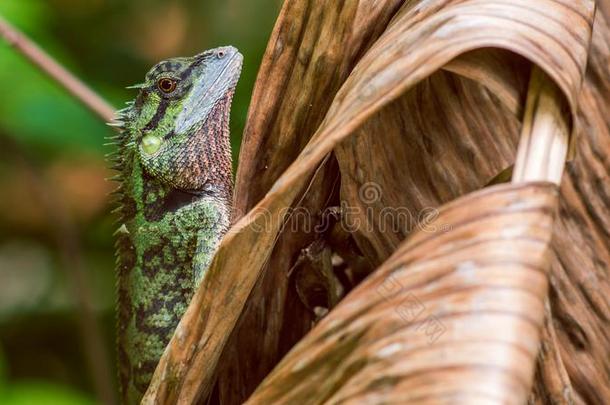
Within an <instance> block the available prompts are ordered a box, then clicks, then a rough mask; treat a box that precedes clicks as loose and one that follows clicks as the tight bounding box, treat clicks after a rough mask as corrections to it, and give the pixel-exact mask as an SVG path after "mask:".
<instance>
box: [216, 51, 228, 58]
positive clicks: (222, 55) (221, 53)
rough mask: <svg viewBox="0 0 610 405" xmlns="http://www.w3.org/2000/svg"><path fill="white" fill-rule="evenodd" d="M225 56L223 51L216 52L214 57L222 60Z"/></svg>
mask: <svg viewBox="0 0 610 405" xmlns="http://www.w3.org/2000/svg"><path fill="white" fill-rule="evenodd" d="M225 55H226V53H225V51H218V52H217V53H216V56H218V59H222V58H224V57H225Z"/></svg>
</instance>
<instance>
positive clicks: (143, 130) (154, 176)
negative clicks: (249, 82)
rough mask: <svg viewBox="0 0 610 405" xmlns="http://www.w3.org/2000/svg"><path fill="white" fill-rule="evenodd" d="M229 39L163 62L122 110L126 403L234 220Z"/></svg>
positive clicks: (235, 71)
mask: <svg viewBox="0 0 610 405" xmlns="http://www.w3.org/2000/svg"><path fill="white" fill-rule="evenodd" d="M241 66H242V56H241V54H240V53H239V52H238V51H237V50H236V49H235V48H233V47H223V48H216V49H212V50H209V51H206V52H204V53H201V54H199V55H196V56H194V57H190V58H174V59H169V60H166V61H163V62H160V63H159V64H157V65H156V66H155V67H154V68H152V69H151V70H150V71H149V72H148V73H147V75H146V80H145V82H144V83H143V84H140V85H137V86H133V87H135V88H138V89H140V92H139V94H138V96H137V98H136V100H135V101H133V102H131V103H128V107H127V108H125V109H124V110H121V111H119V112H118V113H117V121H116V123H115V124H114V125H117V126H119V127H121V133H120V135H118V136H117V137H116V138H115V139H116V143H117V144H118V147H117V153H116V155H115V156H114V157H113V159H112V162H113V168H114V169H115V170H118V171H119V176H117V179H118V180H119V182H120V186H119V188H118V190H117V192H116V194H117V197H118V200H119V208H118V212H119V215H120V218H121V222H122V225H121V227H120V228H119V230H118V231H117V271H118V357H119V378H120V386H121V398H122V402H124V403H128V404H132V403H137V402H139V401H140V399H141V397H142V396H143V394H144V393H145V391H146V389H147V387H148V384H149V383H150V380H151V377H152V374H153V372H154V370H155V367H156V365H157V363H158V360H159V358H160V356H161V354H162V353H163V351H164V349H165V346H166V345H167V343H168V342H169V340H170V338H171V337H172V334H173V332H174V329H175V328H176V326H177V324H178V322H179V320H180V318H181V316H182V315H183V313H184V311H185V310H186V308H187V306H188V304H189V302H190V300H191V298H192V296H193V294H194V292H195V290H196V289H197V286H198V285H199V283H200V282H201V280H202V279H203V277H204V274H205V272H206V270H207V268H208V265H209V263H210V260H211V258H212V256H213V255H214V253H215V250H216V248H217V245H218V244H219V241H220V239H221V238H222V236H223V235H224V233H225V232H226V231H227V229H228V227H229V225H230V209H231V200H232V189H233V183H232V181H233V180H232V164H231V163H232V159H231V148H230V144H229V114H230V108H231V101H232V98H233V93H234V91H235V86H236V84H237V81H238V79H239V75H240V72H241Z"/></svg>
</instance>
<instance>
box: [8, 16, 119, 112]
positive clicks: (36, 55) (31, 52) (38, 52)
mask: <svg viewBox="0 0 610 405" xmlns="http://www.w3.org/2000/svg"><path fill="white" fill-rule="evenodd" d="M0 36H2V38H4V40H6V42H7V43H8V44H9V45H10V46H12V47H13V48H15V49H16V50H17V51H19V52H20V53H21V54H23V56H25V57H26V58H27V59H28V60H29V61H30V62H31V63H32V64H33V65H34V66H36V67H38V68H39V69H40V70H42V71H43V72H44V73H46V74H47V75H48V76H49V77H50V78H51V79H53V80H55V81H56V82H57V83H59V84H60V85H61V86H62V87H63V88H65V89H66V90H67V91H68V92H69V93H70V94H71V95H72V96H74V98H76V99H77V100H78V101H80V102H81V103H83V104H84V105H85V106H86V107H87V108H89V110H91V111H92V112H94V113H95V114H96V115H97V116H98V117H100V118H101V119H102V120H103V121H104V122H110V121H112V120H113V119H114V108H112V106H111V105H110V104H108V103H107V102H106V101H105V100H104V99H102V98H101V97H100V96H99V95H98V94H97V93H95V92H94V91H93V90H91V89H90V88H89V87H87V86H86V85H85V84H84V83H83V82H81V81H80V80H79V79H77V78H76V77H75V76H74V75H73V74H72V73H70V72H68V70H66V69H65V68H64V67H63V66H61V65H60V64H59V63H57V62H56V61H55V60H54V59H53V58H52V57H51V56H49V55H48V54H47V53H46V52H45V51H43V50H42V49H40V47H38V45H36V44H35V43H34V42H33V41H32V40H30V39H29V38H27V37H26V36H25V35H24V34H23V33H21V32H20V31H18V30H17V29H16V28H15V27H13V26H12V25H10V24H9V23H8V22H7V21H6V20H4V19H3V18H2V17H1V16H0Z"/></svg>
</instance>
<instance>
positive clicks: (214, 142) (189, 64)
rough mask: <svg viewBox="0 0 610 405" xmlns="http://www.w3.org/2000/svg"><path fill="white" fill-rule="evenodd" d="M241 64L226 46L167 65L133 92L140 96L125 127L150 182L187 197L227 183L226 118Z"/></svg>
mask: <svg viewBox="0 0 610 405" xmlns="http://www.w3.org/2000/svg"><path fill="white" fill-rule="evenodd" d="M242 60H243V58H242V55H241V54H240V53H239V52H238V51H237V49H235V48H233V47H230V46H229V47H222V48H216V49H212V50H208V51H206V52H203V53H201V54H198V55H195V56H193V57H190V58H173V59H168V60H165V61H163V62H160V63H158V64H157V65H156V66H154V67H153V68H152V69H151V70H150V71H149V72H148V73H147V74H146V79H145V82H144V83H142V84H140V85H137V86H134V87H137V88H139V89H140V93H139V95H138V97H137V99H136V102H135V103H134V106H133V108H132V113H131V114H132V115H131V119H130V120H129V123H128V126H129V129H130V133H131V134H133V135H132V145H134V148H135V151H136V156H137V158H138V159H139V160H140V162H141V164H142V166H143V167H144V170H145V171H146V172H147V173H148V174H149V175H150V176H152V177H154V178H156V179H158V180H159V181H161V182H163V183H165V184H168V185H170V186H172V187H174V188H176V189H179V190H183V191H192V192H201V191H204V190H205V187H206V186H209V183H210V182H211V181H212V182H213V181H214V179H218V178H220V177H222V176H223V175H224V176H225V177H226V174H228V176H229V178H230V176H231V155H230V154H231V150H230V143H229V139H228V138H229V130H228V124H229V112H230V106H231V101H232V97H233V93H234V91H235V86H236V84H237V81H238V79H239V76H240V73H241V66H242ZM225 180H226V179H225ZM229 181H230V180H229Z"/></svg>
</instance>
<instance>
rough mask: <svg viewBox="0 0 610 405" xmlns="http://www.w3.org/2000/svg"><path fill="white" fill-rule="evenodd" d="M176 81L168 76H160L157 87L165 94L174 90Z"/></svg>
mask: <svg viewBox="0 0 610 405" xmlns="http://www.w3.org/2000/svg"><path fill="white" fill-rule="evenodd" d="M176 85H177V82H176V80H174V79H170V78H169V77H162V78H161V79H159V80H158V81H157V87H158V88H159V90H161V91H162V92H163V93H165V94H169V93H172V92H173V91H174V90H176Z"/></svg>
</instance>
